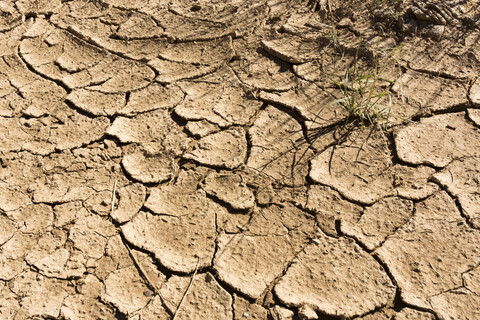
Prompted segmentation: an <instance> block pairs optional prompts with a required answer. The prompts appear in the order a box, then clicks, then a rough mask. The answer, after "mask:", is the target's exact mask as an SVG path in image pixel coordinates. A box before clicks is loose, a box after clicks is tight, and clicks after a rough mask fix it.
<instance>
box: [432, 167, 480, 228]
mask: <svg viewBox="0 0 480 320" xmlns="http://www.w3.org/2000/svg"><path fill="white" fill-rule="evenodd" d="M432 179H433V181H435V182H436V183H438V184H440V185H441V186H442V187H443V188H445V189H446V190H447V191H448V192H449V193H450V194H452V195H453V196H454V197H456V198H457V199H458V202H459V204H460V207H461V208H462V212H463V214H464V215H465V216H466V217H467V218H468V219H469V222H470V223H471V224H472V226H473V227H475V228H480V201H479V200H480V161H479V160H478V158H476V157H469V158H463V159H458V160H453V161H452V162H451V163H450V164H449V165H448V166H447V167H445V168H444V169H443V170H442V171H440V172H437V173H435V174H434V175H433V177H432Z"/></svg>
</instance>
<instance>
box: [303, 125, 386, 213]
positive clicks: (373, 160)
mask: <svg viewBox="0 0 480 320" xmlns="http://www.w3.org/2000/svg"><path fill="white" fill-rule="evenodd" d="M391 166H392V162H391V159H390V151H389V149H388V146H387V139H386V137H385V136H384V134H383V132H382V131H381V130H380V129H379V128H365V129H363V130H362V131H360V132H358V133H353V134H352V135H351V136H350V137H349V141H347V142H346V143H343V144H340V145H335V146H332V147H329V148H328V149H327V150H326V151H325V152H322V153H320V154H319V155H318V156H317V157H315V158H314V159H313V160H312V161H311V169H310V177H311V178H312V179H313V180H314V181H316V182H319V183H321V184H325V185H328V186H330V187H332V188H333V189H335V190H337V191H338V192H340V193H341V194H342V195H343V196H345V197H346V198H347V199H349V200H353V201H357V202H360V203H363V204H372V203H374V202H375V201H377V200H378V199H379V198H381V197H382V196H383V195H386V194H388V193H389V192H390V190H391V188H392V181H391V180H392V172H391V169H390V167H391Z"/></svg>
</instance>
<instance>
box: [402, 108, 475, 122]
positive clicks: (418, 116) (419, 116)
mask: <svg viewBox="0 0 480 320" xmlns="http://www.w3.org/2000/svg"><path fill="white" fill-rule="evenodd" d="M468 108H470V105H469V104H459V105H454V106H451V107H448V108H446V109H442V110H428V109H427V110H426V112H423V113H417V114H415V115H414V116H412V118H411V120H412V121H414V122H419V121H420V120H421V119H425V118H431V117H434V116H437V115H442V114H449V113H459V112H465V111H467V109H468Z"/></svg>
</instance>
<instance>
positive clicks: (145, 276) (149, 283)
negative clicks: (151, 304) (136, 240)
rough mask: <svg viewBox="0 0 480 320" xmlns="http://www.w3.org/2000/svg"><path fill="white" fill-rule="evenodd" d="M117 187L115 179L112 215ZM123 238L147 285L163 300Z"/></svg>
mask: <svg viewBox="0 0 480 320" xmlns="http://www.w3.org/2000/svg"><path fill="white" fill-rule="evenodd" d="M116 189H117V181H116V180H115V182H114V183H113V190H112V206H111V208H110V210H111V211H110V215H111V214H113V210H114V208H115V194H116ZM121 239H122V242H123V245H124V246H125V248H127V251H128V254H129V255H130V258H132V261H133V263H134V265H135V267H136V268H137V270H138V271H139V273H140V275H141V276H142V277H143V278H144V279H145V281H146V282H147V285H148V286H149V287H150V288H152V289H153V290H154V291H155V293H156V294H157V295H158V296H159V297H160V299H161V300H163V298H162V296H161V295H160V291H159V290H158V288H157V286H156V285H155V283H154V282H153V281H152V280H151V279H150V278H149V276H148V273H147V272H145V270H144V269H143V267H142V265H141V264H140V263H139V261H138V259H137V258H136V257H135V255H134V254H133V251H132V250H131V249H130V246H129V245H128V243H127V242H126V241H125V239H124V238H123V237H121Z"/></svg>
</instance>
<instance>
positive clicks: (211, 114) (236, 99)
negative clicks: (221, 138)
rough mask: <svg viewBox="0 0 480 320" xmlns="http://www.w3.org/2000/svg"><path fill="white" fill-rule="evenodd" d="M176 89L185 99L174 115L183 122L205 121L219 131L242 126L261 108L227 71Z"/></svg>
mask: <svg viewBox="0 0 480 320" xmlns="http://www.w3.org/2000/svg"><path fill="white" fill-rule="evenodd" d="M178 85H179V86H180V88H182V90H183V91H184V92H185V94H186V95H185V99H184V101H183V102H182V103H180V104H179V105H178V106H177V107H175V113H176V114H177V115H179V116H180V117H182V118H184V119H185V120H207V121H209V122H212V123H214V124H217V125H218V126H220V127H226V126H230V125H245V124H247V123H248V122H249V121H250V119H251V118H252V117H253V116H254V115H255V113H256V112H257V111H258V110H259V109H260V107H261V105H262V102H260V101H258V100H256V99H255V98H254V97H253V95H252V94H251V92H250V90H249V89H248V88H247V87H246V86H244V85H243V84H242V83H240V82H239V81H238V79H237V78H236V76H235V74H234V73H233V72H232V70H231V69H229V68H227V67H223V68H221V69H219V70H218V71H216V72H214V73H212V74H209V75H206V76H204V77H201V78H198V79H193V80H190V81H182V82H179V83H178Z"/></svg>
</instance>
